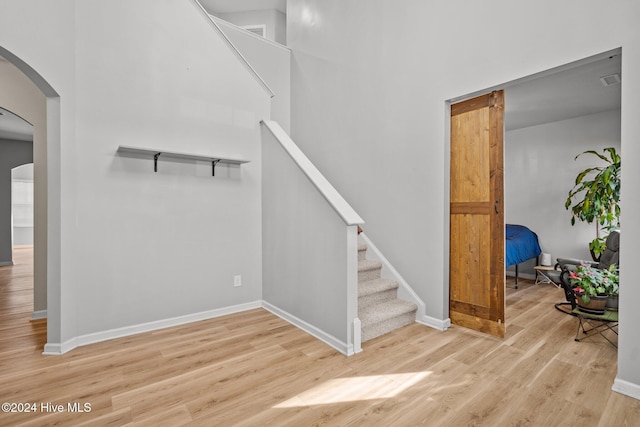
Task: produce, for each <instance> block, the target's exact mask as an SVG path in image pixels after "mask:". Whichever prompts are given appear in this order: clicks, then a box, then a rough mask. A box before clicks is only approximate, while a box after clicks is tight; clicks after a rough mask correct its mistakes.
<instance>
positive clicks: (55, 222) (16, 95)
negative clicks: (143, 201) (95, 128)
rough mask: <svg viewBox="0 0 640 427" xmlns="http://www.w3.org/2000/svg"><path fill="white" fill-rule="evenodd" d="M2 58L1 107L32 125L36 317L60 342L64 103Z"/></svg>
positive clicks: (11, 57) (16, 62)
mask: <svg viewBox="0 0 640 427" xmlns="http://www.w3.org/2000/svg"><path fill="white" fill-rule="evenodd" d="M0 57H1V58H2V60H0V99H2V104H3V105H2V107H4V108H7V109H9V110H11V111H12V112H13V113H15V114H16V115H18V116H20V117H21V118H23V119H25V120H26V121H28V122H29V123H31V124H32V125H33V163H34V245H33V253H34V261H33V263H34V292H33V300H34V312H36V311H38V312H40V313H46V314H44V315H46V317H47V319H48V320H47V342H48V343H50V342H53V343H59V342H60V341H61V339H60V335H61V327H60V317H61V313H60V261H59V248H60V209H59V206H60V165H59V159H58V157H57V154H58V153H59V152H60V132H59V129H60V98H59V96H58V93H57V92H56V91H55V90H54V89H53V87H52V86H51V85H50V84H49V83H48V82H47V81H46V80H45V79H44V77H42V76H41V75H40V74H39V73H38V72H37V71H36V70H34V69H33V68H32V67H31V66H30V65H28V64H27V63H26V62H24V61H23V60H22V59H20V58H19V57H18V56H16V55H15V54H13V53H12V52H10V51H9V50H7V49H5V48H4V47H2V46H0ZM56 254H58V255H57V256H56ZM46 352H47V349H46V346H45V353H46ZM54 352H55V351H54Z"/></svg>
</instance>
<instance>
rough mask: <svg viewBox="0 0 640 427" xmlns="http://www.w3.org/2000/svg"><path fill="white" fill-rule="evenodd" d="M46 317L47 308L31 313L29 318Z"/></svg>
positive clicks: (38, 318)
mask: <svg viewBox="0 0 640 427" xmlns="http://www.w3.org/2000/svg"><path fill="white" fill-rule="evenodd" d="M46 318H47V310H37V311H34V312H33V313H31V320H40V319H46Z"/></svg>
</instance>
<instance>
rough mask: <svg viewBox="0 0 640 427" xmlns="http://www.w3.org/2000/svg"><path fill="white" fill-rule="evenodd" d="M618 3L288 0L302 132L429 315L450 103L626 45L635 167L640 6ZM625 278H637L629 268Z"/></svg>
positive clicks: (629, 192)
mask: <svg viewBox="0 0 640 427" xmlns="http://www.w3.org/2000/svg"><path fill="white" fill-rule="evenodd" d="M607 6H608V7H607V8H606V9H603V8H602V4H601V3H600V2H597V1H595V0H587V1H583V0H580V1H579V0H570V1H565V2H556V1H551V0H542V1H538V2H527V3H522V2H518V3H515V2H511V1H508V0H491V1H485V2H474V1H465V2H462V3H461V2H438V3H437V4H434V3H433V2H423V1H419V0H408V1H404V2H393V1H390V0H372V1H367V2H366V7H365V2H363V1H356V0H352V1H335V0H333V1H327V0H289V1H288V3H287V43H288V46H289V47H290V48H291V49H292V51H293V57H292V104H291V111H292V136H293V138H294V140H295V141H297V142H298V143H299V144H300V146H301V148H302V149H303V151H305V153H306V154H307V155H308V156H309V157H310V159H311V160H312V161H313V162H314V163H315V164H316V165H317V166H318V167H319V169H320V170H321V171H322V172H323V173H324V174H325V175H326V176H327V178H328V179H329V181H331V182H332V183H333V184H334V185H335V186H336V187H337V189H338V191H340V192H341V193H342V194H343V195H344V196H345V198H346V199H347V201H349V202H350V203H351V204H352V206H353V207H354V208H355V209H356V211H358V212H359V213H360V214H361V215H362V217H363V219H364V220H365V221H366V229H365V231H366V233H367V235H368V236H369V237H370V238H371V239H372V240H373V241H375V242H376V245H377V246H378V247H379V248H380V250H381V251H382V252H383V253H385V255H386V256H387V258H388V259H389V260H390V261H391V263H392V264H393V265H394V266H395V267H396V269H397V270H398V271H399V272H400V274H401V275H402V276H403V277H404V278H405V279H406V280H407V281H408V282H409V284H410V285H412V286H413V288H414V289H415V290H416V292H417V293H418V295H419V296H420V297H421V298H422V299H423V300H424V301H425V304H426V307H425V308H426V314H427V315H429V316H431V317H435V318H437V319H445V318H447V316H448V309H447V307H448V269H449V267H448V266H449V263H448V259H447V254H448V241H449V235H448V230H449V223H448V178H449V177H448V159H449V157H448V151H449V145H448V144H449V143H448V131H447V129H448V110H447V100H451V99H454V98H459V97H462V96H465V95H468V94H472V93H478V92H479V91H483V90H487V89H490V88H495V87H501V85H503V84H504V83H506V82H510V81H513V80H516V79H519V78H522V77H525V76H529V75H532V74H535V73H537V72H540V71H544V70H548V69H551V68H554V67H557V66H560V65H563V64H567V63H570V62H573V61H576V60H579V59H583V58H587V57H590V56H593V55H595V54H599V53H602V52H607V51H610V50H612V49H616V48H618V47H622V55H623V57H622V58H623V60H622V61H623V64H622V68H623V69H622V76H623V79H624V81H623V97H622V98H623V99H622V111H623V113H622V125H621V128H622V139H621V141H622V142H621V147H622V155H623V158H624V159H625V161H626V162H628V163H630V164H633V163H634V162H636V161H637V160H639V159H640V146H639V145H638V144H637V143H636V141H638V140H640V124H639V123H640V121H638V120H637V116H638V115H639V114H640V99H638V98H637V97H635V96H627V95H625V94H635V93H640V27H638V25H637V17H638V16H639V14H640V3H637V2H630V1H624V0H617V1H612V2H610V3H608V4H607ZM551 10H552V11H553V13H549V11H551ZM354 23H357V26H355V25H354ZM541 29H544V30H541ZM623 181H624V182H627V183H635V182H640V171H639V170H638V168H635V169H633V168H629V169H626V170H625V172H624V173H623ZM634 185H635V184H627V185H626V186H623V189H622V198H623V202H622V203H623V204H622V209H623V212H624V211H625V209H626V212H629V213H630V214H631V212H634V210H636V209H638V208H640V191H637V189H635V190H634ZM622 223H623V224H624V228H625V230H624V232H625V239H623V241H622V258H623V259H622V261H621V264H622V265H623V266H624V264H625V259H624V258H625V257H627V256H628V257H630V259H632V258H631V257H634V256H636V255H637V254H640V224H638V223H634V221H633V219H631V220H629V221H627V222H625V219H624V213H623V218H622ZM625 254H627V255H625ZM425 264H427V265H428V266H429V268H424V265H425ZM621 274H622V278H621V280H622V281H623V282H624V280H625V278H626V277H627V274H628V275H629V276H628V277H629V278H628V279H627V280H629V281H632V280H633V279H632V277H631V274H632V273H631V271H629V273H626V272H625V270H624V267H623V271H622V273H621ZM621 297H622V298H621V319H622V325H621V328H620V347H619V379H620V381H628V382H630V383H631V384H635V387H636V390H637V393H638V396H640V371H639V370H638V369H636V367H637V366H638V363H639V362H640V330H638V328H633V326H630V325H634V324H638V322H640V313H638V312H637V311H635V312H633V310H632V304H633V302H634V301H635V302H638V301H640V287H630V288H628V289H627V290H626V293H625V292H621ZM627 304H628V311H625V307H627ZM625 325H628V326H625Z"/></svg>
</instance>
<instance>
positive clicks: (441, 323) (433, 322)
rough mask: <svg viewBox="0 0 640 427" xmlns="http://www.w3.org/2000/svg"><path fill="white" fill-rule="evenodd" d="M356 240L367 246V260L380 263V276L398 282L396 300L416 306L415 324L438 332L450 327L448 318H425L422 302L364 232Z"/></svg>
mask: <svg viewBox="0 0 640 427" xmlns="http://www.w3.org/2000/svg"><path fill="white" fill-rule="evenodd" d="M358 238H359V239H360V240H361V241H362V243H365V244H366V245H367V258H368V259H372V260H377V261H380V262H381V263H382V270H381V271H380V276H381V277H382V278H385V279H393V280H395V281H396V282H398V285H399V287H398V298H400V299H403V300H405V301H409V302H412V303H414V304H415V305H417V306H418V309H417V311H416V322H418V323H421V324H423V325H426V326H429V327H431V328H434V329H437V330H439V331H445V330H447V329H448V328H449V326H451V320H450V319H449V318H447V319H444V320H441V319H436V318H434V317H431V316H427V315H426V313H425V311H426V310H425V304H424V301H422V299H421V298H420V297H419V296H418V294H416V292H415V291H414V290H413V289H412V288H411V286H409V283H407V281H406V280H404V278H403V277H402V276H401V275H400V273H398V271H397V270H396V269H395V268H393V265H391V263H390V262H389V260H388V259H387V258H385V256H384V255H383V254H382V252H380V250H379V249H378V248H377V247H376V245H374V244H373V243H372V242H371V240H370V239H369V238H368V237H367V236H366V234H365V233H364V232H362V233H360V235H359V236H358Z"/></svg>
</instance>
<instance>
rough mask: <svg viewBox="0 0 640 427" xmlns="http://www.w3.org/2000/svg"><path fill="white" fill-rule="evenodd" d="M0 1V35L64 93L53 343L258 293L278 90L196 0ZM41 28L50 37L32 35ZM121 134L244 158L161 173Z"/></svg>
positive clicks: (54, 347)
mask: <svg viewBox="0 0 640 427" xmlns="http://www.w3.org/2000/svg"><path fill="white" fill-rule="evenodd" d="M5 3H6V6H7V7H8V8H9V9H10V12H12V13H9V14H8V15H5V14H4V11H3V14H2V16H1V17H0V46H2V47H4V48H5V49H7V50H10V51H11V52H13V53H14V54H15V55H16V56H18V57H19V58H21V59H22V60H24V61H25V62H27V63H28V64H29V65H31V66H32V67H33V68H34V69H35V70H36V71H37V72H39V73H40V74H41V75H42V76H43V77H44V78H45V79H46V80H47V81H48V82H49V83H50V84H51V85H52V86H53V87H55V89H56V91H57V92H58V94H59V95H60V98H59V102H60V106H61V115H60V123H59V132H60V134H61V135H62V137H61V138H60V140H61V144H60V152H59V161H58V162H57V165H58V167H59V168H60V170H61V171H60V176H61V178H60V193H61V199H60V202H59V203H60V212H61V217H60V221H61V225H60V240H61V250H60V255H58V254H52V253H51V252H50V253H49V256H50V258H51V256H55V255H57V256H59V259H58V260H56V261H57V262H59V269H60V276H61V277H62V280H61V284H60V290H59V292H58V293H57V294H56V295H53V296H52V298H50V299H49V303H50V305H51V302H52V300H53V301H55V303H56V305H57V306H58V307H59V310H60V320H59V322H58V323H59V326H60V328H59V329H60V331H59V334H58V336H51V334H50V335H49V338H48V343H47V347H48V349H49V350H50V351H52V352H56V351H64V350H66V349H68V348H72V347H73V345H75V343H77V342H82V341H83V339H79V338H82V337H84V341H87V340H90V339H91V338H90V337H105V338H108V337H109V334H110V333H109V331H112V330H115V329H119V328H120V329H119V330H120V331H122V330H127V328H135V326H136V325H140V324H146V323H147V322H151V323H153V322H162V321H164V320H166V319H171V318H176V317H180V316H189V315H192V314H194V313H201V312H210V311H212V310H216V309H221V308H225V307H230V306H236V305H238V304H246V303H248V302H253V301H259V300H260V299H261V297H262V290H261V271H262V266H261V210H260V188H261V161H260V152H261V151H260V129H259V122H260V120H261V119H262V118H266V117H268V116H269V96H268V95H267V93H266V92H265V91H264V90H263V89H262V88H261V87H260V86H259V85H258V84H257V82H256V81H255V80H254V79H253V77H252V76H250V75H249V73H248V71H247V69H246V68H245V67H244V66H243V65H242V64H241V63H240V62H239V61H238V60H237V58H236V56H235V55H234V54H233V53H232V52H231V50H230V49H229V47H228V46H227V44H226V43H225V42H224V41H223V40H222V39H221V38H220V37H219V35H218V34H217V33H216V32H215V31H214V29H213V28H212V24H211V22H210V21H209V20H208V19H207V18H206V16H205V14H204V13H203V12H202V11H201V10H200V9H199V6H197V5H196V4H195V3H194V2H190V1H187V2H154V1H151V0H147V1H137V2H129V1H125V0H117V1H112V2H107V3H105V2H101V1H97V0H95V1H93V0H90V1H85V0H83V1H78V2H75V1H66V2H60V3H59V4H58V3H57V4H56V7H53V8H50V7H48V3H47V2H42V1H37V0H32V1H23V0H21V1H7V2H5ZM3 7H5V5H4V4H3ZM32 23H35V24H42V25H44V27H43V28H38V30H37V31H36V30H35V29H32V28H30V27H31V26H32V25H34V24H32ZM49 23H51V25H49ZM62 23H64V24H62ZM115 28H117V31H114V29H115ZM69 31H70V32H71V34H69V33H68V32H69ZM33 32H37V33H46V34H47V35H48V37H46V38H45V40H44V41H43V40H41V39H40V38H33V37H26V36H27V35H29V34H31V33H33ZM69 38H70V40H69ZM58 42H60V45H58ZM51 50H52V51H53V54H54V55H55V60H50V58H48V56H49V54H50V51H51ZM69 69H71V71H70V72H69ZM53 128H54V129H55V128H58V127H57V126H56V125H55V124H54V126H53ZM120 144H122V145H139V146H148V147H154V148H155V147H159V148H161V149H165V150H171V151H185V152H198V153H211V154H212V155H220V156H223V157H227V156H228V157H239V158H246V159H248V160H250V161H251V163H248V164H247V165H245V166H242V167H240V168H225V167H221V166H218V168H217V170H216V177H215V178H212V177H211V176H210V175H211V169H210V166H209V165H194V164H190V163H187V164H180V163H172V162H167V161H161V162H160V165H159V172H158V173H154V172H153V162H152V160H150V159H140V158H132V157H123V156H119V155H117V154H116V150H117V148H118V146H119V145H120ZM234 275H242V279H243V280H242V282H243V285H242V287H239V288H234V287H233V276H234ZM49 311H51V307H49ZM53 323H54V327H55V324H56V322H53ZM132 330H133V329H132ZM87 337H89V338H87Z"/></svg>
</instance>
